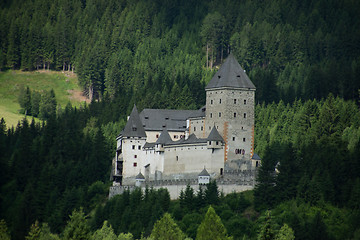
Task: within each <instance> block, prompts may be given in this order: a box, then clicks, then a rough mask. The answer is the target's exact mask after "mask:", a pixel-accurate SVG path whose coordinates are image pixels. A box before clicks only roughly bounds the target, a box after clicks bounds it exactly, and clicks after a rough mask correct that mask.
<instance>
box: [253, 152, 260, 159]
mask: <svg viewBox="0 0 360 240" xmlns="http://www.w3.org/2000/svg"><path fill="white" fill-rule="evenodd" d="M251 159H253V160H261V158H260V157H259V155H257V154H256V153H254V155H253V156H252V158H251Z"/></svg>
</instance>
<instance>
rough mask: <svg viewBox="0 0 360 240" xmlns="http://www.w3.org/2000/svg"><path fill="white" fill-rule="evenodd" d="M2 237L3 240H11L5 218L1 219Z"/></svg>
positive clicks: (0, 232) (0, 231) (0, 233)
mask: <svg viewBox="0 0 360 240" xmlns="http://www.w3.org/2000/svg"><path fill="white" fill-rule="evenodd" d="M0 239H2V240H10V239H11V238H10V234H9V230H8V228H7V226H6V222H5V220H4V219H1V221H0Z"/></svg>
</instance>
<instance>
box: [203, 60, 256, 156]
mask: <svg viewBox="0 0 360 240" xmlns="http://www.w3.org/2000/svg"><path fill="white" fill-rule="evenodd" d="M255 90H256V88H255V85H254V84H253V83H252V82H251V80H250V79H249V77H248V76H247V75H246V73H245V71H244V69H243V68H242V67H241V66H240V64H239V63H238V62H237V60H236V59H235V57H234V56H233V55H232V54H230V55H229V57H228V58H227V59H226V60H225V62H224V63H223V64H222V66H221V67H220V69H219V71H218V72H217V73H216V74H215V75H214V77H213V78H212V79H211V80H210V82H209V84H208V85H207V86H206V87H205V91H206V116H205V125H206V126H205V131H206V135H209V134H210V132H211V130H212V128H213V126H215V127H216V129H217V130H218V132H219V133H220V135H221V136H222V137H223V139H224V141H225V149H224V151H225V153H224V161H225V162H226V161H228V160H236V159H248V160H250V158H251V156H252V154H253V144H254V115H255V114H254V108H255Z"/></svg>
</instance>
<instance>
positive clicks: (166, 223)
mask: <svg viewBox="0 0 360 240" xmlns="http://www.w3.org/2000/svg"><path fill="white" fill-rule="evenodd" d="M150 237H151V238H153V239H158V240H168V239H174V240H181V239H185V234H184V233H183V232H182V231H181V230H180V228H179V227H178V225H177V224H176V223H175V221H174V220H173V219H172V217H171V216H170V214H169V213H165V214H164V216H163V217H162V218H161V219H160V220H158V221H157V222H156V223H155V225H154V228H153V230H152V232H151V235H150Z"/></svg>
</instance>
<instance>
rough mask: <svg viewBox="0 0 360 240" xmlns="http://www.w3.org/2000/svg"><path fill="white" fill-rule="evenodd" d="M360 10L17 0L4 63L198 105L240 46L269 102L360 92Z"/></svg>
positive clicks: (0, 19)
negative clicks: (68, 73)
mask: <svg viewBox="0 0 360 240" xmlns="http://www.w3.org/2000/svg"><path fill="white" fill-rule="evenodd" d="M359 12H360V3H359V2H358V1H345V0H342V1H321V0H318V1H306V0H305V1H282V0H276V1H271V2H269V1H230V0H227V1H179V0H172V1H145V0H137V1H115V0H107V1H98V0H91V1H80V0H76V1H69V0H56V1H46V0H33V1H30V0H18V1H10V0H8V1H2V3H1V10H0V41H1V42H0V43H1V51H0V69H7V68H10V69H22V70H34V69H39V68H45V69H55V70H63V71H73V70H74V71H76V72H77V73H78V75H79V79H80V82H81V85H82V86H83V88H84V90H85V92H86V94H88V95H89V96H90V97H95V98H100V97H101V96H104V94H106V93H108V94H109V95H110V96H111V97H114V96H116V95H117V94H118V95H121V99H122V100H126V101H129V102H136V103H137V104H138V105H139V107H140V108H142V107H143V106H146V107H173V108H174V107H186V108H194V107H196V106H200V105H201V104H203V103H204V94H203V86H204V84H205V83H206V82H207V81H208V80H209V78H210V77H211V76H212V74H211V72H210V71H211V69H214V68H215V67H216V66H217V65H218V64H220V63H221V61H222V60H223V59H224V58H225V57H226V56H227V55H228V53H229V52H230V51H231V52H233V53H234V54H235V56H236V57H237V59H238V60H239V62H240V64H241V65H242V66H243V67H244V69H246V71H248V73H249V75H250V77H251V79H252V80H253V81H254V83H255V85H256V86H257V88H258V91H257V100H258V101H259V102H262V101H265V102H272V101H274V100H275V101H277V100H280V99H282V100H283V101H285V102H292V101H293V100H294V99H295V98H301V99H313V98H317V99H321V98H323V97H326V96H327V95H328V93H329V92H331V93H333V94H334V95H335V96H340V97H343V98H345V99H356V98H357V97H358V89H359V88H360V80H359V76H360V59H359V56H360V54H359V53H360V46H359V42H360V18H359V14H358V13H359ZM175 83H176V84H175ZM180 92H181V93H182V94H181V95H180V94H179V93H180ZM180 96H181V97H180ZM169 98H170V99H171V101H167V99H169ZM192 102H195V104H191V103H192ZM189 103H190V104H189ZM130 105H131V104H130Z"/></svg>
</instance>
